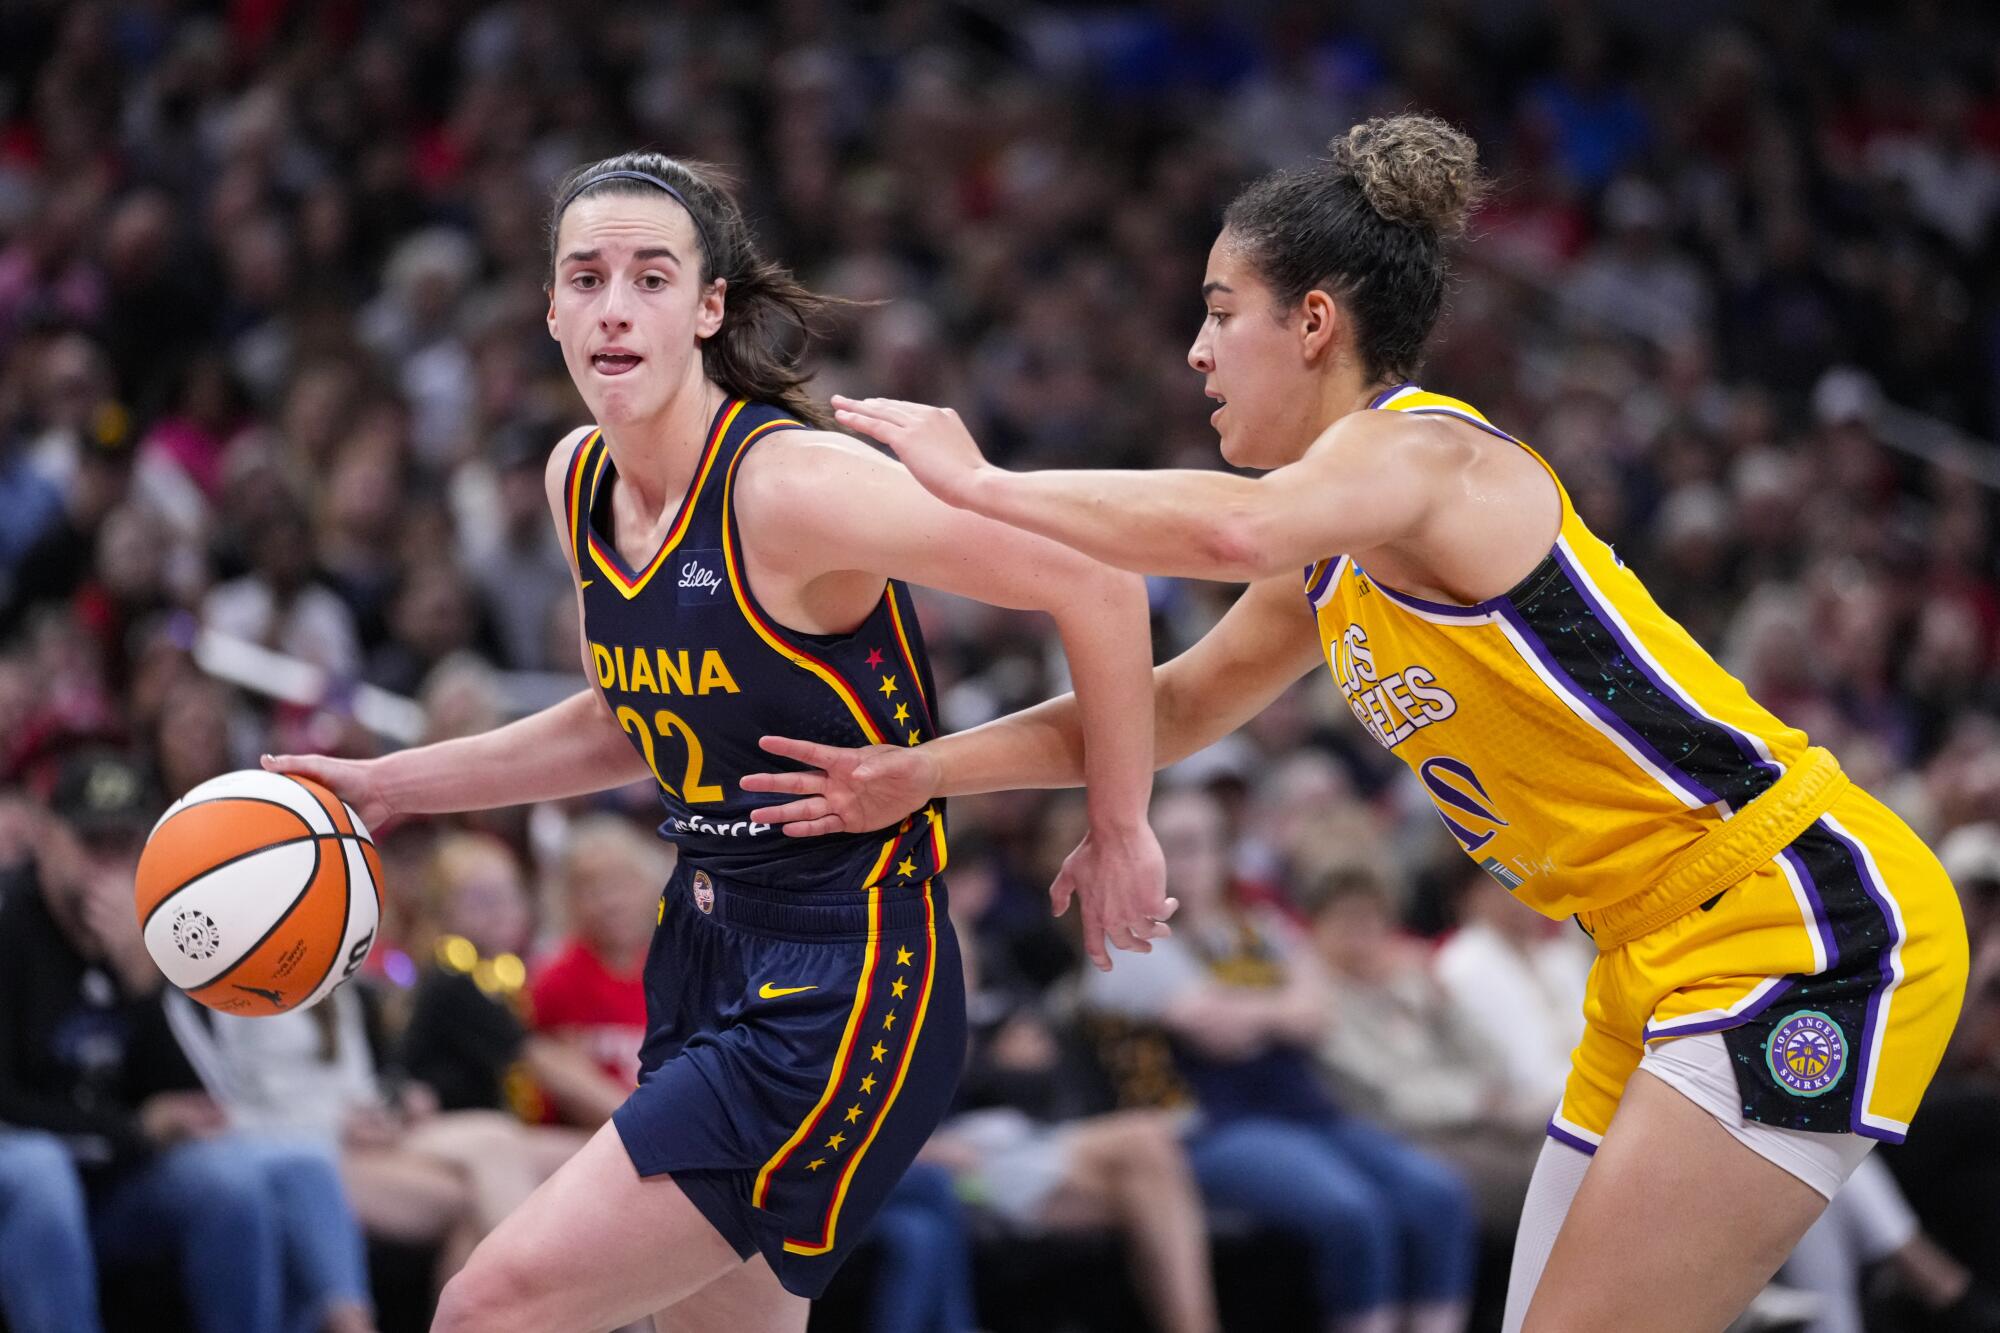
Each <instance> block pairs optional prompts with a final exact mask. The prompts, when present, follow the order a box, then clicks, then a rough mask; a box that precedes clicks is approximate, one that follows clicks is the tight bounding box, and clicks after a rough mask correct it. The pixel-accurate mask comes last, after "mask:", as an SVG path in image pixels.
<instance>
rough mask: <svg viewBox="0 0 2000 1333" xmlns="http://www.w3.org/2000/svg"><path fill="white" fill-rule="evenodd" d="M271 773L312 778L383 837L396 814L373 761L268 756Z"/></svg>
mask: <svg viewBox="0 0 2000 1333" xmlns="http://www.w3.org/2000/svg"><path fill="white" fill-rule="evenodd" d="M259 762H260V763H262V764H263V766H264V771H265V772H267V773H289V774H291V775H292V776H293V777H300V778H311V779H312V780H313V781H314V782H317V783H318V784H319V785H320V786H322V787H325V788H326V789H327V790H328V791H330V792H332V793H333V794H334V795H335V796H338V797H339V798H340V799H341V800H343V801H345V802H347V803H348V804H349V805H351V806H353V807H354V813H355V814H357V815H359V816H361V822H362V824H363V825H364V826H366V827H367V829H368V831H369V832H370V833H380V832H381V831H382V826H383V825H384V824H385V823H387V822H388V820H389V816H391V815H393V814H394V813H396V812H395V810H394V808H393V807H391V806H390V804H389V801H388V798H387V797H385V796H383V795H382V791H381V784H380V782H379V781H378V780H377V778H376V773H377V772H378V771H379V770H378V769H377V768H376V761H375V760H373V759H333V758H329V757H328V756H326V755H323V754H267V755H265V756H264V757H263V759H262V760H260V761H259Z"/></svg>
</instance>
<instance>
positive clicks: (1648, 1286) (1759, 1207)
mask: <svg viewBox="0 0 2000 1333" xmlns="http://www.w3.org/2000/svg"><path fill="white" fill-rule="evenodd" d="M1825 1204H1826V1200H1825V1199H1824V1198H1823V1197H1822V1196H1821V1195H1820V1194H1819V1193H1818V1192H1817V1191H1815V1190H1814V1189H1812V1187H1810V1186H1809V1185H1807V1184H1805V1183H1804V1182H1803V1181H1801V1180H1799V1179H1798V1178H1797V1177H1795V1176H1793V1175H1791V1174H1790V1173H1789V1172H1786V1171H1785V1170H1783V1169H1782V1168H1780V1167H1778V1166H1775V1165H1773V1164H1772V1163H1771V1162H1769V1161H1767V1160H1765V1159H1764V1158H1763V1157H1760V1156H1759V1155H1757V1154H1756V1153H1754V1152H1752V1151H1751V1150H1750V1149H1749V1148H1746V1147H1745V1146H1743V1144H1741V1143H1739V1142H1737V1141H1736V1139H1735V1138H1734V1137H1732V1136H1731V1135H1730V1134H1729V1132H1728V1131H1727V1130H1725V1129H1723V1127H1722V1125H1721V1124H1720V1123H1718V1122H1717V1121H1716V1119H1715V1117H1714V1116H1712V1115H1710V1114H1709V1113H1708V1112H1707V1111H1704V1110H1702V1109H1701V1108H1700V1107H1698V1106H1696V1105H1695V1104H1694V1103H1693V1102H1691V1101H1689V1100H1688V1099H1687V1098H1686V1097H1683V1096H1682V1095H1681V1094H1680V1093H1678V1092H1676V1091H1674V1090H1673V1089H1672V1088H1670V1087H1668V1086H1667V1085H1666V1084H1665V1083H1662V1082H1660V1081H1659V1080H1658V1079H1656V1078H1654V1077H1653V1076H1652V1075H1651V1074H1648V1073H1645V1072H1643V1071H1641V1072H1638V1073H1635V1074H1634V1075H1633V1076H1632V1079H1631V1082H1630V1083H1629V1084H1627V1086H1626V1088H1625V1095H1624V1098H1623V1100H1622V1101H1621V1103H1620V1105H1619V1107H1618V1113H1617V1115H1616V1116H1615V1117H1614V1118H1613V1120H1612V1122H1611V1128H1610V1130H1609V1132H1607V1133H1606V1134H1605V1136H1604V1142H1603V1143H1602V1144H1601V1145H1600V1146H1599V1147H1598V1149H1597V1153H1596V1156H1595V1157H1594V1158H1593V1159H1592V1161H1591V1164H1590V1169H1589V1171H1588V1172H1587V1173H1586V1174H1585V1176H1584V1179H1583V1185H1582V1187H1581V1188H1580V1189H1578V1190H1577V1194H1576V1199H1575V1201H1574V1202H1572V1203H1571V1205H1570V1209H1569V1216H1568V1217H1567V1219H1566V1220H1565V1221H1564V1223H1563V1227H1562V1231H1561V1233H1560V1234H1558V1235H1557V1237H1556V1243H1555V1248H1554V1250H1553V1251H1551V1253H1550V1255H1549V1262H1548V1267H1547V1268H1546V1269H1544V1270H1543V1273H1542V1279H1541V1282H1540V1284H1539V1285H1538V1286H1537V1287H1536V1289H1535V1297H1534V1302H1533V1304H1532V1305H1530V1307H1529V1309H1528V1316H1527V1322H1526V1324H1525V1325H1524V1333H1595V1331H1596V1330H1600V1329H1607V1328H1616V1329H1619V1330H1621V1331H1622V1333H1652V1331H1654V1330H1657V1333H1697V1331H1698V1330H1719V1329H1722V1328H1724V1327H1726V1326H1727V1325H1728V1324H1729V1322H1730V1321H1731V1320H1732V1319H1734V1318H1735V1317H1736V1315H1737V1314H1739V1313H1740V1312H1741V1311H1742V1309H1743V1307H1744V1306H1745V1305H1747V1304H1749V1301H1750V1298H1751V1297H1752V1296H1754V1295H1756V1293H1757V1291H1758V1289H1759V1288H1761V1287H1762V1286H1763V1285H1764V1283H1765V1282H1767V1281H1769V1280H1770V1277H1771V1274H1772V1273H1774V1272H1776V1271H1777V1269H1778V1265H1779V1264H1780V1263H1782V1262H1783V1261H1784V1258H1785V1256H1786V1255H1787V1254H1789V1253H1790V1252H1791V1249H1792V1246H1793V1245H1794V1244H1796V1243H1797V1241H1798V1239H1799V1237H1800V1236H1802V1235H1803V1234H1805V1230H1806V1228H1807V1227H1809V1226H1811V1225H1812V1222H1813V1219H1814V1218H1816V1217H1818V1216H1819V1213H1820V1210H1821V1209H1822V1208H1823V1207H1824V1206H1825Z"/></svg>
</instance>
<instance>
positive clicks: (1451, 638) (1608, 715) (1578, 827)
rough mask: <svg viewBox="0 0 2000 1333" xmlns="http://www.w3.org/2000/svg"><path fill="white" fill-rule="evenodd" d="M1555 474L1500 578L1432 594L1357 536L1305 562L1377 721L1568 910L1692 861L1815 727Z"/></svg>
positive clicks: (1319, 610) (1428, 787) (1399, 408)
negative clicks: (1704, 641) (1716, 641)
mask: <svg viewBox="0 0 2000 1333" xmlns="http://www.w3.org/2000/svg"><path fill="white" fill-rule="evenodd" d="M1371 407H1373V408H1376V409H1380V410H1385V411H1391V412H1412V413H1417V414H1420V415H1436V416H1450V417H1456V418H1458V419H1459V420H1461V421H1466V422H1469V423H1471V424H1472V425H1474V426H1476V427H1478V428H1479V429H1481V430H1484V431H1487V432H1489V433H1491V434H1493V435H1497V436H1499V437H1500V438H1501V439H1503V440H1508V441H1510V442H1512V443H1514V444H1517V445H1520V447H1522V448H1523V449H1527V446H1526V445H1523V444H1521V442H1520V441H1519V440H1516V439H1514V437H1513V436H1511V435H1508V434H1507V433H1506V432H1504V431H1502V430H1500V429H1498V428H1497V427H1495V426H1494V425H1493V424H1492V423H1491V422H1489V421H1488V420H1487V419H1486V418H1485V417H1484V416H1482V415H1481V414H1480V413H1479V412H1478V411H1477V410H1475V409H1474V408H1472V407H1470V406H1468V405H1467V404H1465V403H1463V402H1460V401H1458V400H1457V399H1453V398H1447V397H1445V396H1443V395H1442V394H1435V393H1430V392H1427V391H1425V390H1423V389H1421V388H1418V387H1417V386H1415V385H1403V386H1400V387H1398V388H1395V389H1391V390H1388V391H1386V392H1385V393H1383V394H1382V395H1381V396H1379V397H1378V398H1377V399H1376V400H1375V402H1374V403H1372V404H1371ZM1528 453H1529V454H1530V456H1532V457H1534V458H1535V460H1536V461H1537V462H1541V463H1542V465H1543V466H1544V467H1547V466H1548V464H1547V463H1546V462H1543V460H1542V459H1541V457H1540V455H1538V454H1535V453H1534V451H1533V450H1532V449H1529V450H1528ZM1549 476H1550V478H1551V479H1552V480H1554V481H1555V483H1556V491H1557V493H1558V495H1560V496H1561V500H1562V527H1561V529H1560V530H1559V532H1558V534H1557V537H1556V541H1555V545H1554V546H1553V548H1551V550H1550V551H1549V553H1548V555H1547V557H1546V558H1544V559H1543V560H1542V562H1541V563H1540V564H1538V565H1537V566H1536V567H1535V568H1534V570H1533V572H1531V573H1530V574H1529V575H1528V576H1527V577H1526V578H1524V579H1522V580H1521V581H1520V582H1519V583H1518V584H1516V585H1515V586H1514V587H1513V588H1511V589H1509V590H1508V591H1507V592H1505V593H1503V594H1502V595H1500V596H1498V597H1494V598H1492V599H1490V600H1488V601H1484V602H1481V603H1479V604H1478V605H1477V606H1458V605H1449V604H1444V603H1439V602H1433V601H1427V600H1425V599H1423V598H1419V597H1414V596H1411V595H1410V594H1408V593H1406V592H1401V591H1398V590H1397V589H1394V588H1390V587H1387V586H1385V585H1383V584H1380V583H1377V582H1375V581H1374V580H1372V579H1371V578H1370V577H1369V575H1368V571H1367V570H1366V569H1364V568H1363V567H1362V566H1361V564H1360V563H1359V562H1358V561H1356V560H1355V559H1353V557H1352V556H1349V555H1341V556H1332V557H1329V558H1327V559H1324V560H1321V561H1318V562H1316V563H1315V564H1313V565H1311V566H1309V567H1307V569H1306V574H1305V582H1306V596H1307V599H1308V600H1309V601H1310V602H1311V604H1312V608H1313V612H1314V615H1315V616H1316V617H1317V620H1318V624H1319V633H1320V641H1321V643H1322V645H1323V646H1324V648H1325V650H1326V657H1327V664H1328V666H1329V667H1330V668H1331V669H1332V671H1333V677H1334V681H1335V683H1337V684H1338V685H1339V687H1340V691H1341V694H1342V696H1343V697H1344V698H1345V699H1346V700H1347V705H1348V707H1349V708H1350V709H1352V710H1353V712H1354V715H1355V717H1356V718H1358V719H1360V722H1361V725H1362V726H1363V727H1364V728H1366V729H1367V731H1368V733H1369V735H1371V736H1373V737H1374V738H1375V740H1376V741H1377V743H1379V744H1381V745H1382V746H1384V747H1385V748H1387V749H1388V750H1390V751H1392V752H1393V753H1394V754H1396V755H1397V756H1398V757H1399V758H1401V759H1402V760H1403V761H1404V762H1405V763H1407V764H1408V765H1409V766H1410V767H1411V769H1412V770H1414V771H1415V773H1416V775H1417V777H1418V779H1419V780H1420V781H1421V783H1422V784H1423V788H1424V790H1425V792H1426V793H1427V794H1428V795H1429V797H1430V799H1431V800H1432V802H1433V803H1435V804H1436V806H1437V809H1438V813H1439V815H1441V816H1442V817H1443V819H1444V823H1445V827H1446V828H1447V829H1448V830H1450V832H1451V834H1452V836H1453V837H1455V838H1456V839H1457V840H1458V842H1459V844H1460V845H1461V846H1462V847H1464V849H1465V851H1466V852H1467V854H1469V855H1470V856H1471V857H1472V858H1473V859H1474V860H1475V861H1477V862H1478V863H1479V864H1480V866H1482V867H1483V868H1484V869H1485V870H1486V871H1487V872H1488V873H1489V874H1491V875H1492V876H1493V877H1494V878H1495V879H1497V880H1499V881H1500V882H1501V883H1502V884H1504V885H1505V886H1506V887H1507V888H1508V889H1509V890H1511V891H1512V892H1513V893H1514V894H1515V896H1516V897H1518V898H1520V899H1521V900H1522V901H1523V902H1525V903H1527V904H1528V905H1529V906H1531V907H1533V908H1534V909H1535V910H1536V911H1539V912H1542V913H1544V914H1546V915H1548V916H1552V917H1564V916H1569V915H1572V914H1574V913H1578V912H1586V913H1588V912H1595V911H1600V910H1602V909H1604V908H1607V907H1610V906H1611V905H1613V904H1616V903H1620V902H1622V901H1624V900H1626V899H1628V898H1631V897H1633V896H1634V895H1636V894H1639V893H1642V892H1643V891H1645V890H1646V889H1647V888H1648V887H1649V886H1651V885H1653V884H1654V883H1655V882H1656V881H1658V880H1659V879H1660V877H1661V875H1662V874H1663V872H1664V870H1665V869H1666V868H1667V867H1668V866H1669V865H1670V864H1673V863H1675V862H1676V859H1677V858H1680V859H1681V863H1682V864H1685V863H1686V857H1685V856H1684V854H1687V853H1690V852H1691V851H1692V850H1693V849H1694V847H1695V844H1696V843H1697V842H1699V841H1700V840H1701V839H1702V838H1703V837H1704V835H1706V834H1708V833H1710V832H1712V831H1715V830H1716V829H1718V828H1719V827H1720V826H1721V825H1722V824H1723V823H1724V822H1726V821H1728V820H1729V819H1730V818H1731V817H1732V816H1734V815H1735V814H1737V813H1738V812H1740V811H1742V810H1743V809H1744V807H1745V806H1747V805H1749V804H1750V803H1751V802H1752V801H1754V800H1756V799H1757V798H1758V797H1759V796H1761V795H1763V794H1764V793H1766V792H1767V791H1770V790H1771V788H1772V787H1773V786H1774V785H1775V784H1776V783H1777V782H1778V781H1779V779H1780V778H1781V777H1783V776H1784V775H1785V774H1786V772H1787V770H1788V769H1790V768H1792V767H1793V766H1795V765H1798V764H1800V763H1801V761H1802V760H1804V759H1805V758H1806V752H1807V741H1806V737H1805V734H1804V733H1803V732H1801V731H1799V730H1798V729H1797V728H1796V727H1789V726H1786V725H1785V724H1784V723H1783V722H1780V721H1779V720H1778V719H1777V718H1776V717H1775V716H1773V715H1772V714H1771V713H1770V712H1768V711H1766V710H1765V709H1764V708H1762V707H1760V706H1759V705H1758V704H1757V702H1756V701H1755V700H1753V699H1752V698H1751V697H1750V694H1749V692H1748V691H1747V690H1745V689H1744V688H1743V685H1742V684H1741V683H1740V682H1739V681H1737V680H1736V679H1735V678H1734V677H1733V676H1731V675H1730V674H1729V673H1728V672H1726V671H1724V670H1723V669H1722V668H1721V667H1720V666H1719V665H1717V663H1716V662H1715V660H1714V659H1713V658H1711V657H1710V656H1709V655H1708V654H1707V653H1706V652H1705V651H1703V649H1702V647H1701V646H1700V645H1699V644H1697V643H1696V642H1695V641H1694V639H1693V638H1692V637H1691V636H1690V635H1689V634H1688V632H1687V631H1686V630H1684V629H1682V628H1681V627H1680V626H1679V625H1678V624H1676V623H1675V622H1674V620H1673V619H1672V618H1671V617H1669V616H1668V615H1667V614H1666V612H1664V611H1662V610H1661V609H1660V607H1659V604H1658V603H1656V602H1655V601H1654V600H1653V598H1652V596H1651V595H1650V594H1648V593H1647V591H1646V588H1645V585H1643V584H1642V583H1640V582H1639V579H1638V577H1637V576H1636V575H1634V574H1633V573H1632V571H1631V570H1629V569H1627V568H1626V567H1625V565H1624V563H1623V562H1622V561H1620V560H1619V559H1618V557H1617V556H1616V555H1615V554H1614V553H1613V552H1612V550H1611V548H1610V547H1609V546H1607V545H1606V544H1605V543H1604V542H1603V541H1601V540H1599V539H1598V537H1597V536H1596V535H1595V534H1593V533H1592V532H1591V531H1590V529H1589V528H1588V527H1586V526H1585V525H1584V522H1583V520H1582V519H1581V518H1579V517H1578V516H1577V514H1576V510H1575V508H1574V507H1573V506H1572V505H1571V504H1570V499H1569V494H1568V492H1567V491H1565V490H1564V489H1563V485H1562V481H1561V479H1560V478H1557V477H1556V476H1555V472H1554V470H1553V469H1550V471H1549ZM1815 753H1816V754H1818V755H1823V754H1824V752H1823V751H1822V752H1815ZM1788 790H1790V786H1789V785H1788ZM1745 831H1746V832H1747V831H1748V830H1747V828H1746V830H1745ZM1711 845H1712V844H1711Z"/></svg>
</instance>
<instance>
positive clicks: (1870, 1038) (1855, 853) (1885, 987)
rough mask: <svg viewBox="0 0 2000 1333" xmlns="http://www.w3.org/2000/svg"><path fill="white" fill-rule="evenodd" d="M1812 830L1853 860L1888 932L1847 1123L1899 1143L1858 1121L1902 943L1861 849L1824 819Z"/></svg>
mask: <svg viewBox="0 0 2000 1333" xmlns="http://www.w3.org/2000/svg"><path fill="white" fill-rule="evenodd" d="M1815 827H1824V828H1825V829H1826V831H1827V832H1828V833H1830V834H1832V835H1833V838H1834V841H1836V842H1838V843H1839V844H1840V845H1841V846H1843V847H1845V848H1846V849H1847V854H1848V856H1849V857H1851V858H1852V859H1853V861H1854V873H1855V874H1857V875H1859V876H1861V888H1862V890H1863V891H1864V892H1865V893H1867V895H1868V900H1869V901H1870V902H1872V903H1874V904H1875V906H1876V908H1877V910H1879V911H1880V912H1881V913H1882V925H1883V927H1884V928H1885V929H1886V930H1887V931H1888V932H1889V938H1888V939H1887V940H1885V941H1884V942H1883V944H1882V957H1881V973H1882V984H1881V985H1879V986H1876V987H1874V988H1872V989H1871V990H1870V991H1869V992H1868V1017H1867V1018H1866V1019H1865V1020H1864V1021H1863V1022H1862V1024H1861V1041H1860V1049H1859V1050H1857V1051H1855V1053H1854V1114H1853V1117H1852V1119H1851V1120H1850V1121H1849V1123H1850V1124H1851V1125H1852V1126H1853V1128H1854V1132H1855V1133H1856V1134H1863V1135H1866V1136H1867V1137H1869V1138H1871V1139H1881V1140H1883V1141H1884V1142H1887V1143H1901V1142H1902V1141H1903V1136H1902V1135H1901V1134H1899V1133H1897V1132H1896V1131H1895V1130H1893V1129H1877V1128H1876V1127H1875V1126H1873V1125H1869V1124H1864V1123H1863V1122H1862V1119H1861V1113H1862V1112H1863V1111H1865V1110H1867V1109H1868V1057H1869V1056H1870V1055H1871V1054H1872V1053H1873V1052H1874V1049H1875V1025H1876V1023H1878V1022H1879V1021H1880V1020H1881V1012H1882V999H1883V997H1884V996H1886V995H1887V994H1888V993H1889V989H1890V987H1892V986H1894V985H1895V983H1896V969H1895V966H1894V965H1893V964H1892V963H1891V962H1890V954H1892V953H1893V952H1894V951H1895V948H1896V946H1897V944H1899V943H1901V937H1900V936H1898V935H1897V934H1896V915H1895V913H1894V912H1891V911H1890V910H1889V901H1888V899H1886V898H1884V897H1883V896H1882V893H1881V891H1880V890H1879V889H1877V888H1876V885H1875V877H1874V876H1873V875H1871V874H1869V873H1868V860H1867V858H1866V857H1865V856H1863V855H1862V853H1861V848H1860V847H1859V846H1858V845H1857V844H1856V843H1855V841H1854V840H1853V839H1852V838H1849V837H1847V836H1845V835H1844V834H1842V833H1840V832H1839V831H1837V830H1836V829H1835V828H1834V827H1833V825H1832V824H1830V823H1827V822H1826V821H1825V820H1821V821H1820V823H1819V824H1818V825H1815Z"/></svg>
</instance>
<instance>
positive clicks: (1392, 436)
mask: <svg viewBox="0 0 2000 1333" xmlns="http://www.w3.org/2000/svg"><path fill="white" fill-rule="evenodd" d="M1480 438H1481V437H1480V434H1479V428H1478V427H1477V426H1474V425H1472V424H1471V423H1470V422H1465V421H1460V420H1458V419H1456V418H1454V417H1442V416H1416V415H1413V414H1411V413H1409V412H1349V413H1348V414H1347V415H1346V416H1344V417H1342V418H1340V419H1339V420H1338V421H1336V422H1334V423H1333V424H1332V425H1331V426H1328V427H1327V428H1326V429H1325V430H1324V431H1322V432H1320V436H1319V438H1318V439H1317V440H1314V441H1313V443H1312V445H1311V447H1309V448H1308V449H1307V450H1306V454H1305V456H1306V458H1308V459H1313V460H1316V461H1317V460H1319V459H1328V460H1335V461H1338V462H1340V463H1343V464H1348V465H1353V464H1361V465H1365V466H1386V465H1388V464H1390V463H1391V462H1393V464H1394V465H1395V466H1396V467H1397V468H1399V469H1404V470H1408V469H1411V468H1415V469H1418V470H1421V471H1428V470H1431V469H1433V468H1436V469H1444V468H1452V467H1463V466H1465V464H1466V463H1468V462H1469V461H1471V459H1472V458H1473V456H1474V455H1475V454H1476V453H1477V452H1478V447H1479V441H1480Z"/></svg>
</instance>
